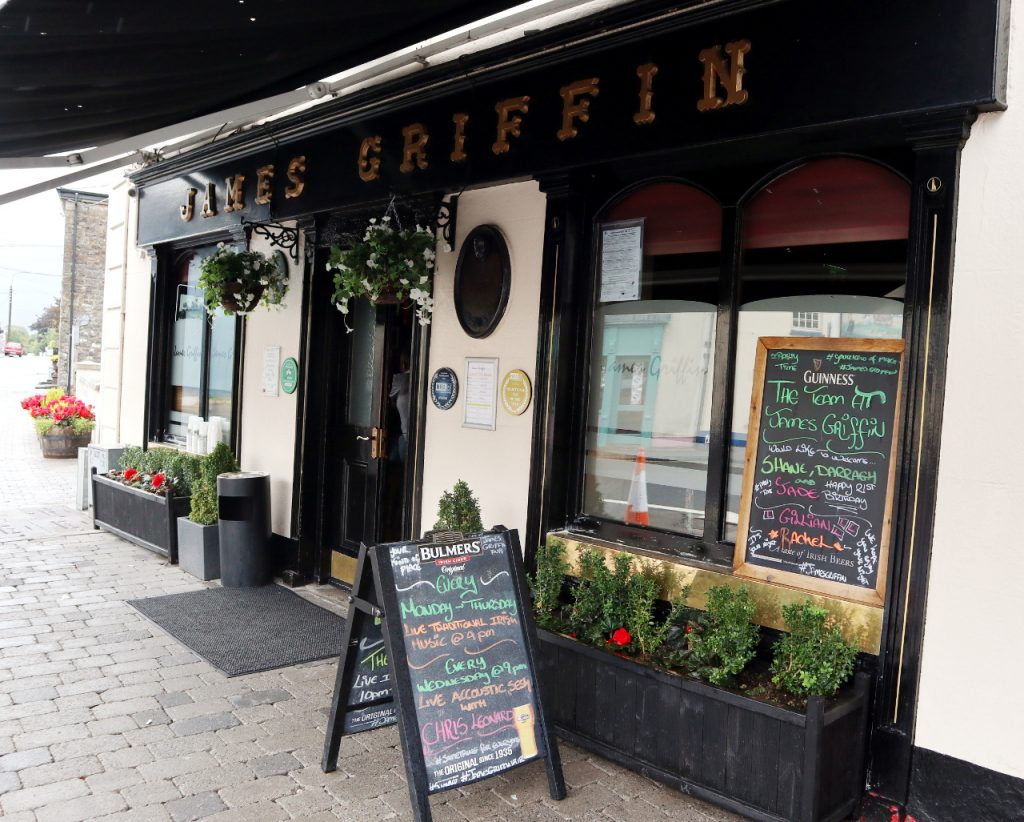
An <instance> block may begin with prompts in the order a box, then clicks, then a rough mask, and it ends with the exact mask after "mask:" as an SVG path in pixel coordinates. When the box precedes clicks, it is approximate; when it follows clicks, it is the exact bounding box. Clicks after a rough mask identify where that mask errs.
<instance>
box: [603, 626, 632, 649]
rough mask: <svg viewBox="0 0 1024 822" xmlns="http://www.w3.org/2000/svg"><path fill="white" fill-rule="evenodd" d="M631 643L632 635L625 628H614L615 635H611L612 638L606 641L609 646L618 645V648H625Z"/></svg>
mask: <svg viewBox="0 0 1024 822" xmlns="http://www.w3.org/2000/svg"><path fill="white" fill-rule="evenodd" d="M632 641H633V637H632V635H630V633H629V631H627V630H626V629H625V628H616V629H615V633H613V634H612V638H611V639H609V640H608V644H609V645H618V646H619V647H620V648H625V647H626V646H627V645H629V643H631V642H632Z"/></svg>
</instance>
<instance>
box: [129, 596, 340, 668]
mask: <svg viewBox="0 0 1024 822" xmlns="http://www.w3.org/2000/svg"><path fill="white" fill-rule="evenodd" d="M128 604H129V605H131V606H132V607H133V608H135V610H137V611H138V612H139V613H141V614H142V615H143V616H145V617H148V618H149V619H151V620H152V621H153V622H155V623H156V624H157V625H159V626H160V627H161V628H163V629H164V630H165V631H167V633H169V634H170V635H171V636H173V637H174V638H175V639H176V640H178V641H179V642H180V643H181V644H182V645H185V646H186V647H188V648H190V649H191V650H193V651H195V652H196V653H197V654H199V656H201V657H202V658H203V659H205V660H206V661H207V662H209V663H210V664H211V665H212V666H213V667H214V668H216V669H217V670H218V671H220V672H221V673H223V674H225V675H227V676H241V675H242V674H253V673H256V672H257V671H269V670H272V669H273V668H284V667H287V666H289V665H299V664H301V663H303V662H313V661H315V660H318V659H326V658H328V657H332V656H333V657H337V656H339V655H340V654H341V634H342V629H343V628H344V627H345V620H344V618H343V617H340V616H338V615H337V614H334V613H331V612H330V611H328V610H327V609H326V608H321V607H320V606H319V605H315V604H314V603H312V602H310V601H308V600H306V599H303V598H302V597H300V596H299V595H298V594H295V593H293V592H291V591H289V590H288V589H287V588H282V587H281V586H280V585H264V586H263V587H261V588H206V589H204V590H202V591H185V592H184V593H181V594H167V595H166V596H160V597H148V598H146V599H132V600H128Z"/></svg>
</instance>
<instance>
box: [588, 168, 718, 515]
mask: <svg viewBox="0 0 1024 822" xmlns="http://www.w3.org/2000/svg"><path fill="white" fill-rule="evenodd" d="M627 220H632V221H642V225H643V249H642V262H641V270H640V272H638V274H639V281H638V282H635V288H633V289H632V290H633V291H634V292H635V293H636V294H637V296H638V299H630V300H624V301H618V302H603V303H599V306H598V309H597V311H596V314H595V317H594V331H593V346H592V361H591V365H590V400H589V407H588V427H587V446H586V454H585V462H584V474H585V484H584V500H583V505H584V511H585V512H586V513H587V514H588V515H591V516H595V517H598V518H600V519H605V520H610V521H612V522H620V523H621V522H630V523H631V524H645V525H649V526H650V527H652V528H659V529H664V530H666V531H673V532H676V533H683V534H691V535H699V534H701V533H702V531H703V527H704V507H705V496H706V488H707V464H708V430H709V428H710V421H711V388H712V383H713V371H714V369H713V362H712V361H713V356H714V337H715V321H716V303H717V288H718V275H719V264H720V260H719V246H720V243H721V211H720V209H719V206H718V204H717V203H716V202H715V201H714V200H713V199H712V198H711V197H709V196H708V195H706V194H704V193H703V192H700V191H698V190H696V189H693V188H690V187H688V186H684V185H681V184H678V183H659V184H655V185H651V186H647V187H645V188H643V189H640V190H639V191H637V192H635V193H634V194H632V195H630V196H629V197H627V198H626V199H625V200H623V201H622V202H621V203H620V204H619V205H618V206H616V207H615V208H614V209H612V210H611V211H610V212H609V214H608V215H607V222H619V223H620V224H621V222H622V221H627ZM638 224H639V222H638ZM601 276H602V272H598V279H599V293H601V289H600V280H601ZM609 290H610V289H609ZM629 290H630V289H629V288H628V287H627V288H625V289H623V291H624V292H625V293H629ZM641 453H642V454H643V455H644V457H645V460H646V471H645V482H644V491H645V496H646V501H647V509H648V510H647V517H645V518H643V519H637V518H627V516H626V512H627V505H628V504H629V502H630V490H631V486H633V485H634V482H635V481H634V472H635V469H636V467H637V458H638V456H639V455H640V454H641ZM634 502H635V500H634Z"/></svg>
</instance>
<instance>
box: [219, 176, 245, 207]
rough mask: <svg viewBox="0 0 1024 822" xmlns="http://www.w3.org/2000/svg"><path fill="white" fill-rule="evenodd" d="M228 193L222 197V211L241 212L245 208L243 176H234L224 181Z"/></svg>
mask: <svg viewBox="0 0 1024 822" xmlns="http://www.w3.org/2000/svg"><path fill="white" fill-rule="evenodd" d="M224 183H225V185H227V188H228V191H227V194H225V195H224V211H225V212H229V211H241V210H242V209H243V208H245V175H244V174H236V175H235V176H234V177H227V178H225V180H224Z"/></svg>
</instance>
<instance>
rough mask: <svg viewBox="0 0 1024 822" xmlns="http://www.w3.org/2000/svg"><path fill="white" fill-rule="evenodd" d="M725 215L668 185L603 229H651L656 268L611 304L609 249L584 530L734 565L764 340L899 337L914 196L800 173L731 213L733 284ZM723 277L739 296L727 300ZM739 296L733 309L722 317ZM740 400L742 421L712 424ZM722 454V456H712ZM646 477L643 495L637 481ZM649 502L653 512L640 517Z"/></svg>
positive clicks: (834, 166) (856, 173) (842, 170)
mask: <svg viewBox="0 0 1024 822" xmlns="http://www.w3.org/2000/svg"><path fill="white" fill-rule="evenodd" d="M722 214H723V210H722V208H721V207H720V206H719V204H718V202H717V201H716V200H714V199H713V198H712V197H711V196H709V195H708V194H705V193H703V192H701V191H699V190H697V189H695V188H692V187H690V186H686V185H683V184H681V183H664V182H659V183H654V184H651V185H648V186H645V187H643V188H641V189H639V190H635V191H633V192H632V193H630V194H628V195H627V196H626V197H624V198H623V199H621V200H619V201H618V203H617V204H615V205H614V206H613V207H612V208H611V209H609V210H608V211H606V212H605V213H604V214H602V215H600V216H599V219H598V223H597V230H598V235H599V237H604V236H606V235H607V232H608V231H609V229H614V228H615V227H616V226H634V225H638V226H641V227H642V243H643V246H642V256H641V260H642V262H641V266H640V274H639V283H638V288H636V289H635V290H634V292H630V293H628V294H627V296H628V297H629V299H623V298H622V295H621V294H619V295H618V297H617V298H615V297H614V295H612V296H613V300H612V301H605V300H604V299H602V298H604V297H608V296H609V293H610V292H609V289H607V288H605V287H604V283H603V281H604V280H607V272H605V271H603V270H602V269H603V268H605V267H606V266H607V263H608V260H609V257H608V255H606V254H604V253H603V252H602V251H601V250H600V249H599V253H598V259H597V264H596V268H597V275H596V276H597V280H598V283H597V287H596V296H595V305H596V311H595V315H594V322H593V337H592V342H591V352H592V357H591V360H592V361H591V366H590V393H589V400H588V409H587V429H586V451H585V454H584V487H583V491H582V504H583V511H582V513H583V514H584V515H585V516H584V518H583V519H582V520H577V522H581V521H582V522H589V523H591V524H593V523H595V522H596V524H597V527H596V531H597V532H598V533H599V534H600V535H602V536H605V537H607V538H611V539H614V540H618V541H620V542H625V543H627V544H628V542H629V541H630V540H631V539H634V538H635V539H636V541H637V542H638V544H642V545H643V546H644V547H646V548H655V549H660V550H665V551H668V552H679V553H684V554H694V555H697V556H700V557H702V558H704V559H706V560H710V561H712V562H719V563H722V564H728V563H729V562H730V561H731V557H732V543H733V542H734V541H735V537H736V524H737V519H738V504H739V498H740V494H741V487H740V486H741V482H742V474H743V457H744V450H745V446H746V435H747V425H748V414H749V408H750V392H751V388H752V380H753V371H754V353H755V344H756V341H757V338H758V337H761V336H809V335H813V336H822V337H878V338H899V337H901V336H902V333H903V296H904V292H905V283H906V262H907V235H908V229H909V219H910V187H909V185H908V184H907V182H906V181H905V180H903V179H902V178H901V177H899V176H898V175H896V174H895V173H893V172H891V171H889V170H887V169H885V168H883V167H881V166H879V165H876V164H874V163H871V162H868V161H865V160H858V159H852V158H829V159H823V160H815V161H812V162H808V163H806V164H804V165H801V166H799V167H797V168H795V169H792V170H790V171H788V172H786V173H785V174H782V175H781V176H779V177H776V178H775V179H774V180H773V181H772V182H771V183H769V184H767V185H765V186H763V187H762V188H761V189H760V190H759V191H757V192H756V193H755V194H754V195H753V196H752V197H751V198H749V199H748V200H747V201H746V202H745V203H743V204H741V205H740V206H739V207H738V208H737V209H728V210H726V211H725V214H726V220H731V219H739V221H740V226H741V230H740V243H741V249H740V253H739V254H738V255H737V256H735V265H734V266H732V268H733V269H734V270H732V271H728V269H729V268H730V267H729V266H728V265H727V266H726V273H722V267H721V266H720V259H722V256H723V254H724V253H725V250H724V249H722V248H721V238H722V232H721V229H720V226H721V223H722ZM733 215H736V217H734V216H733ZM730 228H731V227H730ZM612 262H613V263H614V262H615V260H614V259H613V260H612ZM620 267H621V268H624V267H623V266H621V265H620ZM723 276H731V277H733V278H734V279H733V284H734V287H733V288H731V289H721V288H720V281H721V277H723ZM627 290H628V289H627ZM725 292H730V293H732V294H733V295H735V296H734V297H733V298H732V299H731V300H729V301H728V302H726V303H724V304H721V305H720V304H719V299H720V298H719V295H720V294H722V293H725ZM634 297H635V299H634ZM716 317H717V321H718V326H717V327H718V332H719V333H722V331H723V328H724V329H725V330H726V331H727V332H728V333H729V334H730V335H731V334H735V340H736V343H735V358H734V362H733V364H732V365H731V366H729V365H728V364H727V363H724V362H722V363H715V362H714V359H713V355H714V352H715V349H716V345H715V329H716ZM718 350H719V351H721V350H723V349H722V348H721V346H719V347H718ZM726 396H730V397H731V400H732V414H731V418H727V416H726V415H725V414H722V413H717V414H716V413H715V412H714V410H715V408H716V406H720V405H722V404H723V402H724V399H723V398H724V397H726ZM715 441H717V442H721V443H724V446H723V447H722V448H719V449H714V448H710V447H709V443H713V442H715ZM641 454H642V455H643V459H642V460H640V459H639V457H640V456H641ZM716 459H718V460H721V463H719V464H718V468H719V470H713V469H714V468H715V467H716V465H715V460H716ZM641 468H643V469H644V477H645V480H646V481H645V483H644V488H643V491H645V494H643V495H639V494H638V490H639V489H638V488H637V487H636V486H637V482H638V480H634V476H636V475H637V474H638V473H639V470H640V469H641ZM719 477H720V478H721V479H716V478H719ZM631 493H632V496H631ZM642 496H645V497H646V500H645V502H646V508H647V512H646V515H643V514H642V513H641V514H639V515H638V513H637V512H636V511H635V510H634V508H635V504H636V503H637V502H640V503H641V504H643V502H644V500H643V499H642V498H641V497H642ZM722 503H724V504H722ZM634 529H637V530H635V531H634ZM589 530H594V529H593V528H590V529H589ZM631 533H633V534H634V537H632V538H631V536H630V534H631ZM709 534H710V535H713V538H712V539H709Z"/></svg>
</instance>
